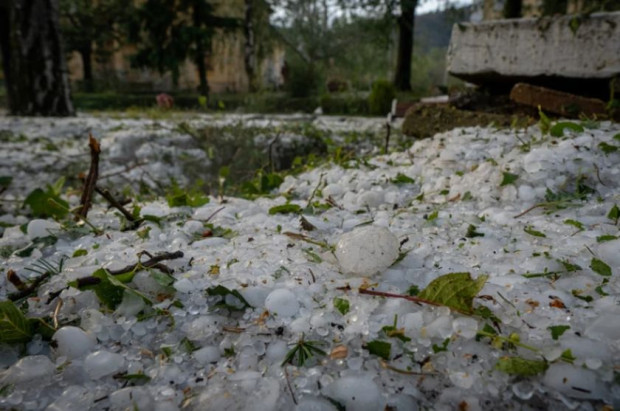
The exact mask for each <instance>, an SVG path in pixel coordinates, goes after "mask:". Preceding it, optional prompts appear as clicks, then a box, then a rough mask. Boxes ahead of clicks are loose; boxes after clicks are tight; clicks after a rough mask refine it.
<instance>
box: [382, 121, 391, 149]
mask: <svg viewBox="0 0 620 411" xmlns="http://www.w3.org/2000/svg"><path fill="white" fill-rule="evenodd" d="M385 126H386V127H387V133H386V135H385V148H384V149H383V150H384V154H387V153H388V150H389V148H390V132H391V131H392V127H391V126H390V123H389V122H386V123H385Z"/></svg>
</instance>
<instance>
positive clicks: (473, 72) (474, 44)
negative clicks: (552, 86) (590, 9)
mask: <svg viewBox="0 0 620 411" xmlns="http://www.w3.org/2000/svg"><path fill="white" fill-rule="evenodd" d="M447 59H448V71H449V72H450V74H452V75H454V76H456V77H459V78H462V79H464V80H466V81H471V82H474V83H481V82H484V80H485V78H486V79H495V80H497V79H498V78H499V77H502V76H506V77H512V78H518V79H520V80H523V79H526V78H529V77H565V78H571V79H599V80H603V79H610V78H612V77H614V76H617V75H619V74H620V12H614V13H595V14H592V15H590V16H589V17H575V16H562V17H555V18H527V19H513V20H495V21H487V22H482V23H460V24H455V25H454V28H453V29H452V38H451V40H450V47H449V50H448V57H447Z"/></svg>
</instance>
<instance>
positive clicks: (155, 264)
mask: <svg viewBox="0 0 620 411" xmlns="http://www.w3.org/2000/svg"><path fill="white" fill-rule="evenodd" d="M141 254H146V255H148V256H151V254H150V253H148V252H147V251H144V252H142V253H140V255H141ZM183 255H184V254H183V251H175V252H174V253H162V254H159V255H156V256H152V257H151V259H150V260H147V261H145V262H140V261H138V262H137V263H135V264H130V265H128V266H126V267H123V268H121V269H120V270H106V271H107V272H108V273H109V274H110V275H121V274H125V273H128V272H130V271H133V270H135V269H136V268H138V267H142V268H157V269H159V270H160V271H163V272H164V273H166V274H172V272H173V270H172V269H171V268H169V267H167V266H165V265H163V264H160V262H161V261H164V260H175V259H177V258H181V257H183ZM138 258H139V257H138ZM38 280H39V279H37V280H36V281H38ZM76 283H77V286H78V288H80V287H84V286H87V285H97V284H99V283H101V279H99V278H97V277H91V276H88V277H82V278H78V279H77V280H76ZM67 288H69V287H65V288H63V289H62V290H58V291H55V292H53V293H50V294H49V297H48V299H47V304H49V303H50V302H52V301H53V300H54V299H55V298H56V297H58V296H59V295H60V293H62V291H63V290H65V289H67ZM9 298H10V296H9Z"/></svg>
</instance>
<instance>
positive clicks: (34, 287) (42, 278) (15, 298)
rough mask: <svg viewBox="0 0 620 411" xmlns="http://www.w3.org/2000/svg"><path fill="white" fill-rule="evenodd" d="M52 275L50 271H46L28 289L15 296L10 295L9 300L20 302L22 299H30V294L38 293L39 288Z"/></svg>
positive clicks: (14, 294)
mask: <svg viewBox="0 0 620 411" xmlns="http://www.w3.org/2000/svg"><path fill="white" fill-rule="evenodd" d="M51 275H52V274H51V273H50V272H49V271H46V272H45V273H44V274H43V275H41V276H40V277H37V278H36V279H35V280H34V281H33V282H32V284H30V285H29V286H28V287H27V288H24V289H23V290H21V291H19V292H16V293H13V294H9V296H8V297H9V300H11V301H18V300H21V299H22V298H25V297H28V296H29V295H30V294H32V293H34V292H35V291H37V288H38V287H39V286H40V285H41V284H42V283H43V282H44V281H45V280H47V279H48V278H49V277H50V276H51Z"/></svg>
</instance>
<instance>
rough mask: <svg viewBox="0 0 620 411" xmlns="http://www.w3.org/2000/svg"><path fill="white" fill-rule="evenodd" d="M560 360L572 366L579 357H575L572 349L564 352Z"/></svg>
mask: <svg viewBox="0 0 620 411" xmlns="http://www.w3.org/2000/svg"><path fill="white" fill-rule="evenodd" d="M560 358H561V359H562V360H563V361H566V362H568V363H571V364H572V363H573V361H575V360H576V359H577V357H575V356H574V355H573V352H572V351H571V350H570V349H568V350H565V351H563V352H562V354H561V355H560Z"/></svg>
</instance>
